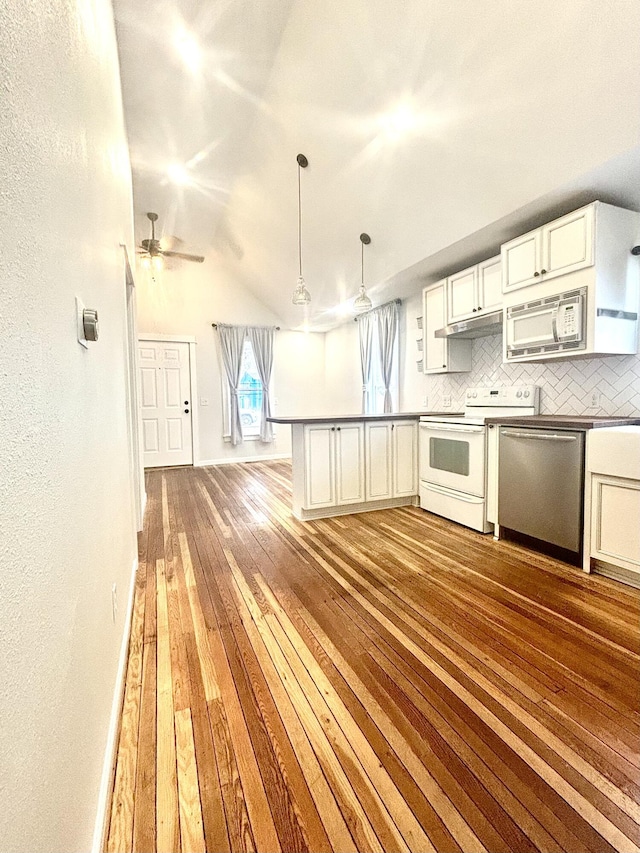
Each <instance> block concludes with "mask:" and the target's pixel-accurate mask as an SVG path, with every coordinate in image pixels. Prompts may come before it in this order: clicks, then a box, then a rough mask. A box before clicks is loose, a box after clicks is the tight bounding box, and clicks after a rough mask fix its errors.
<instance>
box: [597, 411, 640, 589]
mask: <svg viewBox="0 0 640 853" xmlns="http://www.w3.org/2000/svg"><path fill="white" fill-rule="evenodd" d="M584 539H585V548H584V551H585V553H584V563H583V568H584V570H585V571H591V570H593V569H595V570H596V571H598V572H600V573H602V574H606V575H609V576H610V577H614V578H616V579H618V580H622V581H625V582H627V583H631V584H633V585H634V586H640V426H621V427H611V428H605V429H593V430H589V432H588V434H587V464H586V474H585V530H584Z"/></svg>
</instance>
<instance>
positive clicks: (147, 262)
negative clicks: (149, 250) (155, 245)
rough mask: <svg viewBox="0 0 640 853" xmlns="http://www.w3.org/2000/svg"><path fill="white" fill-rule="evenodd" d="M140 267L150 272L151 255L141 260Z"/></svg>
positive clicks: (144, 256)
mask: <svg viewBox="0 0 640 853" xmlns="http://www.w3.org/2000/svg"><path fill="white" fill-rule="evenodd" d="M140 266H141V267H142V269H144V270H148V269H149V267H150V266H151V258H150V257H149V255H143V256H142V257H141V258H140Z"/></svg>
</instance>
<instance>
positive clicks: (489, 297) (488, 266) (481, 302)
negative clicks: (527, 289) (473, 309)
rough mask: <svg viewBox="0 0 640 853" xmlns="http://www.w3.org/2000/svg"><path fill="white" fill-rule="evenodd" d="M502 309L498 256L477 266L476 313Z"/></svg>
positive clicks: (500, 270) (500, 271) (499, 260)
mask: <svg viewBox="0 0 640 853" xmlns="http://www.w3.org/2000/svg"><path fill="white" fill-rule="evenodd" d="M500 308H502V259H501V257H500V255H497V256H496V257H495V258H489V260H488V261H482V263H481V264H478V313H479V314H488V313H489V312H490V311H498V310H499V309H500Z"/></svg>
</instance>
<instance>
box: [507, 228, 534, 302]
mask: <svg viewBox="0 0 640 853" xmlns="http://www.w3.org/2000/svg"><path fill="white" fill-rule="evenodd" d="M501 257H502V292H503V293H508V292H509V291H511V290H517V289H518V288H519V287H526V286H527V285H528V284H533V283H534V282H538V281H540V269H541V267H542V265H541V249H540V231H539V230H538V231H531V232H530V233H529V234H523V235H522V237H516V239H515V240H510V241H509V242H508V243H505V244H504V245H503V246H502V251H501Z"/></svg>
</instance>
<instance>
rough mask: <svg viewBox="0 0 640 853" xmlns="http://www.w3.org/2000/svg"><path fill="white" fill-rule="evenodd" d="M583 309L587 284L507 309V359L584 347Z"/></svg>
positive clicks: (585, 301) (584, 309)
mask: <svg viewBox="0 0 640 853" xmlns="http://www.w3.org/2000/svg"><path fill="white" fill-rule="evenodd" d="M586 309H587V289H586V287H581V288H579V289H577V290H571V291H568V292H567V293H560V294H558V295H557V296H549V297H547V298H546V299H535V300H532V301H531V302H525V303H523V304H522V305H514V306H512V307H511V308H507V317H506V321H507V322H506V331H505V334H506V344H507V360H509V359H510V358H513V359H515V358H519V357H521V356H523V355H540V354H541V353H547V352H548V353H553V352H564V351H565V350H568V351H575V350H581V349H585V348H586V346H587V340H586V314H587V310H586Z"/></svg>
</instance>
